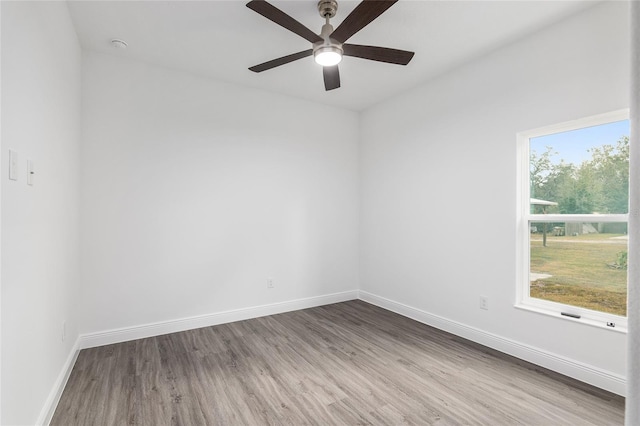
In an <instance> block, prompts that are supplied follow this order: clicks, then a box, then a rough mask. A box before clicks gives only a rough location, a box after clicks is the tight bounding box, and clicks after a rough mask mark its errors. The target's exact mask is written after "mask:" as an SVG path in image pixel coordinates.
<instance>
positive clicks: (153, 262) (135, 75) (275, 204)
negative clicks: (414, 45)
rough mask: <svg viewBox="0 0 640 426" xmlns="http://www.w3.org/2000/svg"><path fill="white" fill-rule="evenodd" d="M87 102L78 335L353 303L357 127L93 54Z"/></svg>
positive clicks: (275, 100)
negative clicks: (298, 303)
mask: <svg viewBox="0 0 640 426" xmlns="http://www.w3.org/2000/svg"><path fill="white" fill-rule="evenodd" d="M82 99H83V116H82V129H83V131H82V132H83V133H82V137H83V145H82V150H81V159H82V184H81V199H82V201H81V219H82V225H81V229H82V240H81V241H82V243H81V253H82V254H81V265H82V267H81V269H82V272H81V276H82V282H83V293H82V300H83V303H82V305H83V316H82V330H81V331H82V333H95V332H101V331H105V330H111V329H117V328H121V327H133V326H137V325H143V324H148V323H155V322H162V321H170V320H174V319H179V318H187V317H192V316H197V315H206V314H211V313H216V312H221V311H227V310H233V309H240V308H247V307H252V306H258V305H265V304H272V303H278V302H283V301H289V300H293V299H299V298H307V297H314V296H322V295H327V294H331V293H337V292H344V291H353V290H356V289H357V286H358V257H357V256H358V254H357V251H358V238H357V232H358V193H357V191H358V153H357V143H358V118H359V117H358V115H357V114H356V113H354V112H349V111H345V110H340V109H335V108H331V107H325V106H320V105H316V104H313V103H309V102H306V101H301V100H296V99H292V98H287V97H284V96H278V95H274V94H269V93H267V92H259V91H256V90H254V89H245V88H241V87H238V86H234V85H231V84H225V83H221V82H216V81H212V80H210V79H205V78H200V77H198V76H194V75H190V74H186V73H183V72H177V71H171V70H168V69H163V68H157V67H154V66H150V65H146V64H144V63H140V62H133V61H130V60H126V59H121V58H116V57H112V56H107V55H102V54H95V53H89V52H86V53H85V55H84V57H83V90H82ZM267 277H273V278H274V279H275V288H274V289H267V286H266V280H267Z"/></svg>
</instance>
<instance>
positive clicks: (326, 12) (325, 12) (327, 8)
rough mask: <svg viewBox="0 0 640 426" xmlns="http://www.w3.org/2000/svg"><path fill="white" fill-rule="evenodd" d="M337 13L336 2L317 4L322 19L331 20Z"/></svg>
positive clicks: (321, 0) (326, 0) (324, 0)
mask: <svg viewBox="0 0 640 426" xmlns="http://www.w3.org/2000/svg"><path fill="white" fill-rule="evenodd" d="M337 11H338V2H337V1H336V0H320V1H319V2H318V12H320V16H322V17H323V18H333V17H334V16H336V12H337Z"/></svg>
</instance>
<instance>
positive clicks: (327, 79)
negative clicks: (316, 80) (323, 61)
mask: <svg viewBox="0 0 640 426" xmlns="http://www.w3.org/2000/svg"><path fill="white" fill-rule="evenodd" d="M322 75H323V77H324V88H325V90H327V91H329V90H333V89H337V88H338V87H340V71H338V66H337V65H334V66H331V67H322Z"/></svg>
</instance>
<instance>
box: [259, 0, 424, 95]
mask: <svg viewBox="0 0 640 426" xmlns="http://www.w3.org/2000/svg"><path fill="white" fill-rule="evenodd" d="M397 1H398V0H363V1H362V2H361V3H360V4H358V6H356V8H355V9H354V10H353V11H352V12H351V13H350V14H349V16H347V17H346V18H345V19H344V21H342V23H341V24H340V25H338V28H336V29H335V30H334V29H333V26H332V25H331V24H330V23H329V19H331V18H333V17H334V16H335V15H336V12H337V11H338V2H337V1H336V0H320V1H319V2H318V11H319V12H320V16H321V17H323V18H325V24H324V25H323V26H322V30H321V32H320V34H316V33H314V32H313V31H311V30H310V29H309V28H307V27H305V26H304V25H302V24H301V23H300V22H298V21H296V20H295V19H293V18H292V17H291V16H289V15H287V14H286V13H284V12H283V11H281V10H280V9H278V8H277V7H275V6H273V5H272V4H270V3H268V2H266V1H265V0H251V1H250V2H249V3H247V7H248V8H249V9H251V10H253V11H255V12H257V13H259V14H260V15H262V16H264V17H265V18H267V19H270V20H272V21H273V22H275V23H276V24H278V25H280V26H282V27H284V28H286V29H288V30H289V31H291V32H293V33H296V34H297V35H299V36H300V37H302V38H304V39H306V40H307V41H309V42H310V43H311V44H312V47H311V49H307V50H303V51H301V52H297V53H293V54H291V55H287V56H283V57H281V58H277V59H273V60H271V61H268V62H264V63H262V64H259V65H255V66H253V67H251V68H249V69H250V70H251V71H253V72H262V71H266V70H270V69H272V68H275V67H278V66H280V65H284V64H288V63H289V62H293V61H296V60H298V59H302V58H306V57H307V56H312V55H313V56H314V59H315V61H316V62H317V63H318V64H320V65H322V67H323V68H322V73H323V76H324V87H325V90H333V89H337V88H338V87H340V73H339V71H338V63H339V62H340V61H341V60H342V56H343V55H344V56H353V57H356V58H362V59H369V60H372V61H379V62H387V63H390V64H398V65H407V64H408V63H409V61H411V58H413V55H414V52H408V51H406V50H398V49H389V48H386V47H378V46H363V45H359V44H349V43H345V42H346V41H347V40H348V39H349V38H350V37H351V36H352V35H354V34H355V33H357V32H358V31H360V30H361V29H363V28H364V27H365V26H367V25H369V24H370V23H371V21H373V20H374V19H376V18H377V17H378V16H380V15H381V14H382V13H384V12H385V11H386V10H387V9H389V8H390V7H391V6H393V4H394V3H395V2H397Z"/></svg>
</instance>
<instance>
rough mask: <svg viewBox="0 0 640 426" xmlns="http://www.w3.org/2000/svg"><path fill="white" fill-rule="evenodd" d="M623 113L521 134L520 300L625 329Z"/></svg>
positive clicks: (541, 309)
mask: <svg viewBox="0 0 640 426" xmlns="http://www.w3.org/2000/svg"><path fill="white" fill-rule="evenodd" d="M628 118H629V113H628V111H626V110H625V111H617V112H614V113H609V114H603V115H599V116H595V117H589V118H586V119H582V120H577V121H573V122H569V123H563V124H559V125H555V126H550V127H546V128H542V129H536V130H532V131H528V132H523V133H520V134H518V155H519V180H520V185H519V197H518V198H519V206H518V210H519V215H518V228H519V229H518V233H519V235H518V268H517V269H518V292H517V298H518V300H517V302H516V306H517V307H521V308H525V309H530V310H534V311H537V312H544V313H549V314H552V315H558V316H564V317H567V318H573V319H574V320H578V321H583V322H585V323H587V324H592V325H599V326H603V327H609V328H613V329H616V330H625V329H626V308H627V270H626V269H627V246H628V236H627V221H628V211H629V210H628V205H629V119H628Z"/></svg>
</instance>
